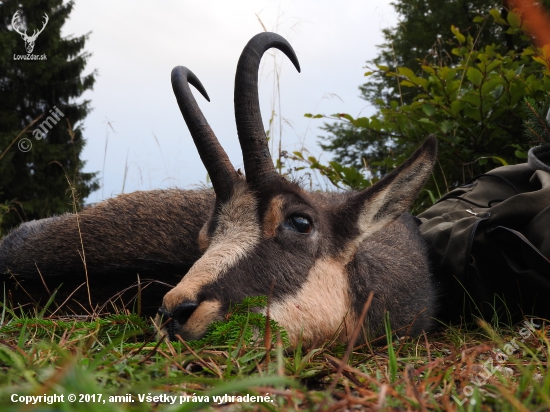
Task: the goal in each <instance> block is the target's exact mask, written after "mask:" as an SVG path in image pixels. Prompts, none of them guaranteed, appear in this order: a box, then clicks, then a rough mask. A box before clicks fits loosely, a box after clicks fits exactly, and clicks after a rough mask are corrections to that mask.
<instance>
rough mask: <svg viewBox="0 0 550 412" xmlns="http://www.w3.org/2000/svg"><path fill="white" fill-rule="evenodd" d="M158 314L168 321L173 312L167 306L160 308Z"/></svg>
mask: <svg viewBox="0 0 550 412" xmlns="http://www.w3.org/2000/svg"><path fill="white" fill-rule="evenodd" d="M157 314H158V315H159V316H160V318H161V320H162V321H166V320H168V319H169V318H170V316H171V314H170V312H168V311H167V310H166V309H165V308H159V309H158V310H157Z"/></svg>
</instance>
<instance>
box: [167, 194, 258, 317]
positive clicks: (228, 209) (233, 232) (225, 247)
mask: <svg viewBox="0 0 550 412" xmlns="http://www.w3.org/2000/svg"><path fill="white" fill-rule="evenodd" d="M239 189H240V190H235V194H234V196H233V198H232V199H231V201H229V202H228V203H227V204H225V205H224V206H223V208H222V210H221V212H220V215H219V216H218V226H217V228H216V231H215V232H214V235H213V236H212V239H211V240H210V245H209V246H208V249H207V250H206V252H205V254H204V255H203V256H202V257H201V258H200V259H199V260H197V261H196V262H195V264H194V265H193V266H192V267H191V269H189V272H187V274H186V275H185V276H184V277H183V279H182V280H181V281H180V283H178V284H177V285H176V287H174V288H173V289H172V290H171V291H169V292H168V293H167V294H166V295H165V296H164V299H163V304H164V307H165V308H166V309H167V310H169V311H171V310H173V309H175V308H176V307H177V306H178V305H179V304H180V303H181V302H184V301H194V300H196V299H197V295H198V293H199V291H200V290H201V288H202V287H203V286H204V285H207V284H209V283H213V282H215V281H216V280H217V279H218V278H219V277H220V276H221V275H223V273H225V272H226V271H227V270H228V269H229V268H231V267H232V266H234V265H235V264H236V263H237V262H238V261H239V260H241V259H244V258H246V256H247V255H249V254H250V252H251V251H252V249H253V248H254V247H255V246H256V245H257V244H258V243H259V241H260V237H261V233H260V229H259V228H258V225H257V223H256V222H255V221H254V220H253V219H251V218H250V217H251V216H254V215H255V213H256V208H257V204H256V199H255V198H254V197H253V196H252V195H251V194H250V193H249V192H248V191H246V190H245V189H244V188H242V187H241V188H239Z"/></svg>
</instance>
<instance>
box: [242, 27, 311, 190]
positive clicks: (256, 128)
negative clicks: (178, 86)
mask: <svg viewBox="0 0 550 412" xmlns="http://www.w3.org/2000/svg"><path fill="white" fill-rule="evenodd" d="M272 47H275V48H277V49H279V50H281V51H282V52H283V53H284V54H286V55H287V57H288V58H289V59H290V60H291V61H292V63H293V64H294V67H296V70H298V72H299V71H300V63H298V58H297V57H296V54H295V53H294V50H293V49H292V46H291V45H290V44H289V43H288V42H287V41H286V40H285V39H284V38H283V37H281V36H279V35H278V34H276V33H269V32H265V33H260V34H257V35H256V36H254V37H253V38H252V39H251V40H250V41H249V42H248V44H247V45H246V47H245V48H244V50H243V52H242V54H241V57H240V58H239V63H238V65H237V73H236V75H235V100H234V101H235V118H236V121H237V132H238V133H239V141H240V143H241V150H242V152H243V161H244V170H245V172H246V180H247V181H248V182H249V183H250V184H252V186H256V187H259V186H261V185H263V184H265V183H267V182H269V181H270V180H272V179H274V178H276V177H277V176H278V174H277V171H276V170H275V167H274V166H273V161H272V160H271V155H270V153H269V147H268V144H267V138H266V135H265V131H264V126H263V123H262V116H261V114H260V102H259V100H258V70H259V68H260V60H261V58H262V56H263V54H264V53H265V51H266V50H268V49H270V48H272Z"/></svg>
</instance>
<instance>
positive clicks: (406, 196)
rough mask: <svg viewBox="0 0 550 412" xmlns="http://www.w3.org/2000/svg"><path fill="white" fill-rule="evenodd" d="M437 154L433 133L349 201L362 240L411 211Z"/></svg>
mask: <svg viewBox="0 0 550 412" xmlns="http://www.w3.org/2000/svg"><path fill="white" fill-rule="evenodd" d="M436 157H437V139H436V138H435V137H434V136H433V135H431V136H429V137H428V138H427V139H426V141H425V142H424V144H423V145H422V146H421V147H420V148H419V149H417V150H416V151H415V152H414V153H413V155H412V156H411V157H410V158H409V159H407V160H406V161H405V163H403V164H402V165H401V166H399V167H398V168H397V169H395V170H394V171H393V172H391V173H390V174H388V175H387V176H385V177H384V178H382V179H381V180H380V181H379V182H377V183H376V184H374V185H373V186H371V187H369V188H367V189H365V190H363V191H361V192H359V193H357V194H356V195H355V196H353V198H352V199H350V200H349V201H348V205H347V207H352V208H353V209H354V210H355V214H356V216H357V218H358V219H357V225H358V227H359V232H360V233H361V234H360V237H361V241H362V240H363V239H365V238H367V237H369V236H370V235H371V234H373V233H375V232H377V231H378V230H380V229H382V228H383V227H384V226H386V225H387V224H389V223H391V222H392V221H394V220H395V219H397V218H398V217H399V216H401V215H402V214H403V213H405V212H407V211H408V210H409V208H410V206H411V204H412V202H413V201H414V199H416V196H417V195H418V192H420V190H421V189H422V187H423V186H424V184H425V183H426V181H427V180H428V177H429V176H430V173H431V171H432V168H433V165H434V163H435V161H436Z"/></svg>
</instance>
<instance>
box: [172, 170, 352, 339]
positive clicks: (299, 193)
mask: <svg viewBox="0 0 550 412" xmlns="http://www.w3.org/2000/svg"><path fill="white" fill-rule="evenodd" d="M325 200H326V199H323V196H321V195H316V194H314V193H308V192H305V191H303V190H301V189H300V188H299V187H297V186H296V185H294V184H291V183H289V182H287V181H285V180H284V179H280V180H278V181H276V182H274V183H273V185H272V187H266V188H265V190H264V191H260V192H257V191H252V190H250V188H248V187H247V184H246V183H245V182H244V181H243V182H240V184H238V186H237V188H236V190H235V193H234V195H233V196H232V198H231V199H230V200H229V201H228V202H227V203H225V204H223V205H221V207H220V208H219V210H218V211H217V212H215V213H214V214H213V216H212V218H211V219H210V221H209V222H208V223H207V224H206V225H205V226H204V228H203V230H202V231H201V234H200V236H199V239H198V242H199V245H200V247H201V248H202V249H203V250H204V255H203V256H202V257H201V259H199V260H198V261H197V262H196V263H195V265H194V266H193V267H192V268H191V270H190V271H189V272H188V273H187V274H186V275H185V276H184V278H183V279H182V281H181V283H180V284H179V285H177V286H176V287H175V288H174V289H173V290H171V291H170V292H169V293H168V294H167V295H166V296H165V298H164V302H163V304H164V309H165V310H166V311H167V312H169V313H173V312H174V310H176V309H177V308H178V307H179V306H181V305H183V306H184V307H188V308H189V310H186V311H184V312H183V313H182V315H181V316H180V317H179V318H176V319H175V320H176V321H175V322H172V323H171V324H170V327H169V332H170V333H171V334H177V333H179V334H180V335H181V336H182V337H183V338H184V339H197V338H200V337H201V336H202V335H203V334H204V332H205V331H206V328H207V326H208V324H209V323H210V322H212V321H214V320H218V319H222V318H223V317H224V315H225V314H226V313H227V311H228V308H229V305H230V304H231V303H237V302H239V301H241V300H242V299H243V298H244V297H246V296H257V295H270V296H271V306H270V313H271V316H272V317H273V318H274V319H275V320H277V321H278V322H280V324H281V325H282V326H283V327H285V328H286V329H287V330H288V331H289V333H290V334H291V335H297V334H299V333H300V329H302V328H304V338H305V339H307V340H312V339H316V338H319V339H321V338H324V337H326V336H328V335H330V334H334V333H335V332H336V331H337V330H338V327H339V326H340V324H341V323H342V321H343V320H344V318H345V316H346V312H347V311H348V309H349V303H350V300H349V297H348V294H349V292H348V289H349V286H348V283H347V281H346V279H345V276H346V271H345V262H344V261H343V260H342V257H343V253H342V250H341V248H340V247H337V246H336V245H335V242H334V240H335V239H338V238H339V237H340V238H341V236H337V234H336V233H334V231H335V230H338V225H333V224H331V222H332V219H333V217H334V212H335V211H334V205H330V204H326V202H325ZM331 206H332V207H331ZM194 305H198V306H196V308H194V307H193V306H194Z"/></svg>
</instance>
